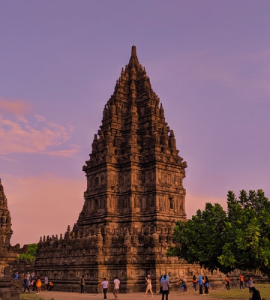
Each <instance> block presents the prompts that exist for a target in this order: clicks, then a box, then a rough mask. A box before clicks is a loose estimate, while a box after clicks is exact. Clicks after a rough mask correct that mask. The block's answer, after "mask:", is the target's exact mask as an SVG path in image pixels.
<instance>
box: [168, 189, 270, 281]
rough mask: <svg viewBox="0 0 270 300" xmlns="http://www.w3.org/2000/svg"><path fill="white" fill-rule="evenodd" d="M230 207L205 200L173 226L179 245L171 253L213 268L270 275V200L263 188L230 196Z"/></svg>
mask: <svg viewBox="0 0 270 300" xmlns="http://www.w3.org/2000/svg"><path fill="white" fill-rule="evenodd" d="M227 205H228V209H227V212H225V211H224V210H223V208H222V206H221V205H220V204H214V205H212V204H211V203H206V206H205V210H204V211H201V210H198V211H197V213H196V215H195V216H192V219H191V220H188V221H187V222H181V221H178V222H177V223H176V227H175V229H174V241H175V243H176V247H171V248H169V250H168V255H171V256H178V257H179V258H183V259H185V260H186V261H187V262H188V263H199V264H200V265H201V266H202V267H205V268H208V269H210V270H215V269H219V270H220V271H222V272H224V273H227V272H230V271H232V270H234V269H235V268H237V269H240V270H255V269H256V270H260V271H262V272H263V273H264V274H266V275H267V276H268V277H269V278H270V202H269V201H268V199H267V198H266V197H265V195H264V192H263V191H262V190H258V191H257V192H256V191H249V193H247V192H246V191H244V190H242V191H241V192H240V195H239V197H238V198H237V197H236V196H235V194H234V193H233V192H232V191H229V192H228V195H227Z"/></svg>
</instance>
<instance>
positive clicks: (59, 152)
mask: <svg viewBox="0 0 270 300" xmlns="http://www.w3.org/2000/svg"><path fill="white" fill-rule="evenodd" d="M71 147H72V148H71V149H63V150H55V151H43V152H41V154H46V155H53V156H62V157H70V156H74V155H75V154H77V153H78V152H80V151H81V146H79V145H71Z"/></svg>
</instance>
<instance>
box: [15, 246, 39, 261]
mask: <svg viewBox="0 0 270 300" xmlns="http://www.w3.org/2000/svg"><path fill="white" fill-rule="evenodd" d="M27 246H28V251H27V253H21V254H20V255H19V259H29V260H30V261H32V260H34V259H36V256H37V244H28V245H27Z"/></svg>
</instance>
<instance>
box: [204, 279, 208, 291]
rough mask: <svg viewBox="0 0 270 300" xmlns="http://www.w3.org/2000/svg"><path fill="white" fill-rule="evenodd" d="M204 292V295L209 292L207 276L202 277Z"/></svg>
mask: <svg viewBox="0 0 270 300" xmlns="http://www.w3.org/2000/svg"><path fill="white" fill-rule="evenodd" d="M204 293H205V295H208V294H209V280H208V277H207V276H205V278H204Z"/></svg>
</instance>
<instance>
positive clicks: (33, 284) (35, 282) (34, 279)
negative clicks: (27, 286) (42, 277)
mask: <svg viewBox="0 0 270 300" xmlns="http://www.w3.org/2000/svg"><path fill="white" fill-rule="evenodd" d="M36 284H37V280H36V278H35V277H33V278H32V281H31V285H32V286H33V288H32V291H33V292H36V291H37V287H36Z"/></svg>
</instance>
